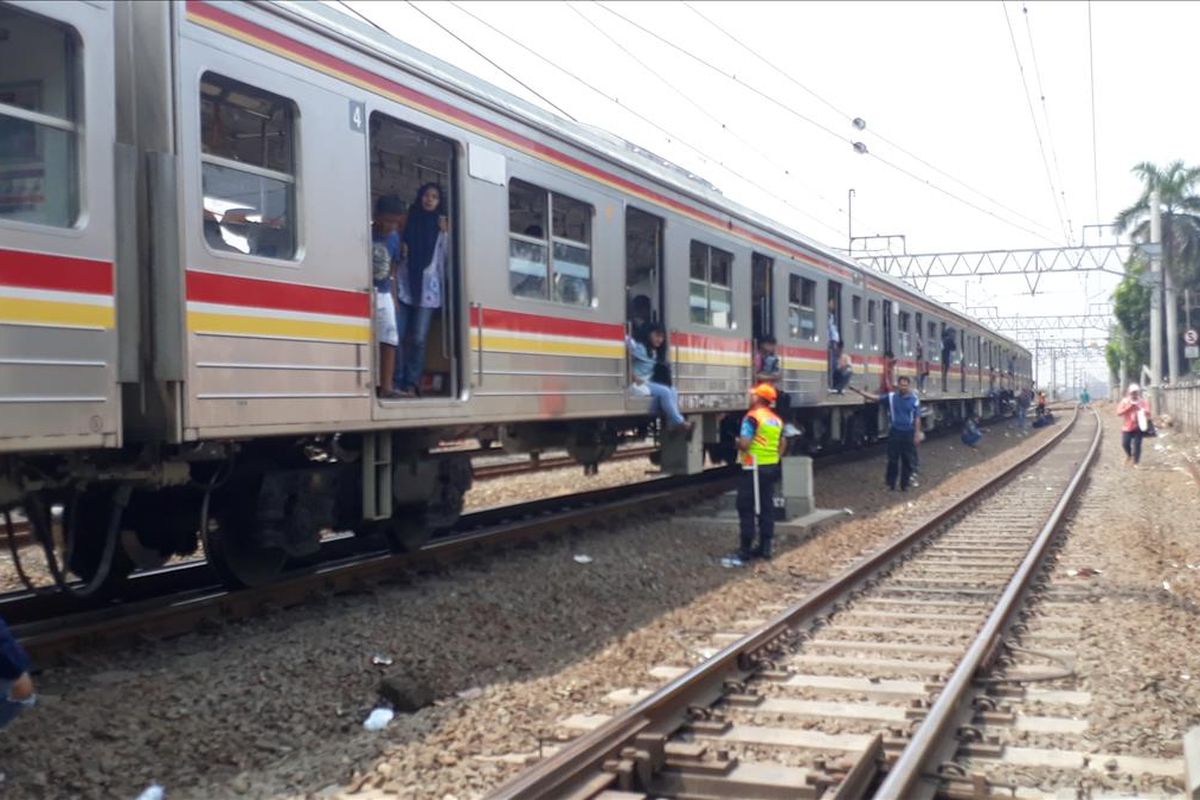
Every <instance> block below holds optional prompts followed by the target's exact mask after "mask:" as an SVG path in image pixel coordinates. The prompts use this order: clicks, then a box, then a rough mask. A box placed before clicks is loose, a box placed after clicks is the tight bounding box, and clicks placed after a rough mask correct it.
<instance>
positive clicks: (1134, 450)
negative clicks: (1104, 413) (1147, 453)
mask: <svg viewBox="0 0 1200 800" xmlns="http://www.w3.org/2000/svg"><path fill="white" fill-rule="evenodd" d="M1117 416H1118V417H1120V418H1121V449H1122V450H1124V451H1125V466H1127V467H1136V466H1137V465H1138V464H1140V463H1141V461H1142V434H1143V429H1142V425H1141V422H1142V419H1145V420H1149V418H1150V402H1149V401H1148V400H1146V398H1144V397H1142V387H1140V386H1138V385H1137V384H1136V383H1131V384H1129V391H1127V392H1126V393H1125V397H1123V398H1122V399H1121V402H1120V403H1118V404H1117ZM1139 416H1140V417H1141V418H1142V419H1139ZM1147 424H1148V423H1147Z"/></svg>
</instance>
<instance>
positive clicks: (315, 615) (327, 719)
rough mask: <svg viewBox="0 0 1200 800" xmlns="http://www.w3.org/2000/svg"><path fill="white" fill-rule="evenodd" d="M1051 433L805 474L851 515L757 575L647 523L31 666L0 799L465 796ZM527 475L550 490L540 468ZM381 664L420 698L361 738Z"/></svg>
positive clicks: (2, 742) (683, 527)
mask: <svg viewBox="0 0 1200 800" xmlns="http://www.w3.org/2000/svg"><path fill="white" fill-rule="evenodd" d="M1048 435H1049V431H1042V432H1037V433H1032V434H1029V435H1028V436H1027V437H1019V436H1018V435H1017V433H1016V432H1015V431H1010V430H1009V429H1007V428H1003V427H999V426H998V427H993V428H991V429H990V430H989V431H988V434H987V435H986V436H985V438H984V441H983V443H982V444H981V445H980V447H979V448H978V450H974V451H972V450H968V449H967V448H965V447H963V446H962V445H961V444H959V442H958V441H957V439H956V438H952V437H947V438H943V439H940V440H931V441H929V442H927V443H925V444H924V445H922V448H921V487H920V488H919V489H917V490H914V491H912V492H910V493H908V494H907V495H903V494H898V493H889V492H887V491H885V490H884V488H883V486H882V483H883V481H882V471H883V464H882V460H881V458H880V457H878V456H876V457H874V458H872V459H870V460H869V461H864V462H858V463H852V464H842V465H836V466H830V467H826V468H821V467H818V472H817V479H816V483H817V501H818V505H820V506H822V507H829V508H850V509H852V510H853V511H854V514H853V516H848V517H845V518H844V519H843V520H842V521H840V522H839V523H837V524H835V525H832V526H831V527H829V528H828V529H826V530H825V531H824V532H823V533H822V534H821V535H819V536H818V537H816V538H814V539H812V540H810V541H808V542H806V543H804V544H801V545H799V546H797V545H795V543H794V542H788V541H786V540H784V541H781V542H780V543H779V552H778V556H777V558H776V560H775V561H773V562H771V563H770V564H767V565H759V566H756V567H754V568H752V569H747V570H728V569H723V568H721V567H720V566H719V563H718V562H719V558H720V556H721V555H723V554H724V553H726V552H728V550H729V549H730V548H731V547H732V546H733V545H734V539H735V534H734V533H733V531H732V530H729V531H728V532H722V531H720V530H719V529H717V528H715V527H714V528H710V529H707V530H699V529H694V528H692V527H690V526H689V525H687V524H686V523H684V522H682V521H675V520H672V519H669V518H666V517H649V518H647V519H645V520H641V521H636V520H635V521H632V522H628V521H627V522H622V523H620V524H619V525H614V526H609V527H606V528H593V529H589V530H586V531H582V532H577V533H573V534H564V535H561V536H559V537H557V538H554V539H552V540H548V541H545V542H543V543H540V544H538V545H536V546H530V547H520V548H513V549H511V550H508V551H506V552H504V553H499V554H494V555H491V556H486V557H477V558H474V559H471V560H468V561H464V562H460V563H457V564H455V565H453V566H451V567H449V568H446V569H443V570H439V571H433V572H428V573H423V574H406V575H397V576H396V577H395V578H394V579H393V580H391V581H389V582H386V583H381V584H378V585H376V586H373V587H370V588H366V589H363V590H362V591H361V592H360V593H358V594H345V595H339V596H336V597H326V598H321V599H318V600H315V601H314V602H312V603H309V604H307V605H304V606H301V607H298V608H294V609H290V610H286V611H276V612H274V613H271V614H269V615H267V616H264V617H259V618H256V619H253V620H250V621H246V622H241V623H233V624H229V625H225V626H214V627H211V628H208V629H206V630H204V631H203V632H198V633H196V634H191V635H188V636H184V637H180V638H178V639H174V640H170V641H165V642H145V643H143V644H140V645H137V646H135V647H132V648H128V649H125V650H123V651H119V652H108V653H105V654H96V653H93V654H87V655H83V656H80V657H79V658H78V659H77V660H76V661H75V662H74V663H72V664H70V665H67V666H62V667H55V668H53V669H47V670H46V671H45V672H43V673H42V674H40V675H39V676H38V681H39V688H40V690H41V692H42V701H41V703H40V705H39V706H38V707H37V708H36V710H34V712H33V713H31V714H29V715H27V716H26V717H25V718H22V719H20V720H18V721H17V723H15V724H14V725H13V726H12V727H10V728H9V729H8V730H6V731H5V733H4V735H3V736H2V737H0V766H2V771H3V772H4V773H5V775H6V777H5V780H4V782H3V783H2V784H0V793H2V794H3V796H4V797H5V798H6V800H7V799H8V798H59V797H79V798H112V797H129V798H133V797H135V796H136V795H137V794H138V793H139V792H140V791H142V790H143V789H145V788H146V787H147V786H149V785H150V784H151V783H153V782H158V783H160V784H162V785H163V786H164V787H166V790H167V793H168V797H170V798H172V800H184V799H187V798H193V799H199V798H204V799H206V800H207V799H210V798H227V797H256V798H289V799H290V798H316V797H322V798H333V797H341V796H346V797H393V796H396V797H407V798H418V797H419V798H440V800H448V798H450V797H453V798H456V800H466V798H472V797H478V796H481V795H482V794H483V793H484V792H486V791H487V790H488V789H490V788H493V787H495V786H497V785H498V784H499V783H501V782H502V781H503V780H505V779H506V778H508V777H510V776H511V775H513V774H514V773H515V772H516V771H517V770H519V769H520V767H521V765H522V764H524V763H525V762H527V761H530V760H533V759H536V758H537V757H538V754H539V751H540V750H541V749H542V748H544V747H545V745H546V744H547V743H548V742H549V740H550V738H551V737H552V735H553V734H554V732H555V730H556V728H557V723H558V722H559V721H560V720H561V719H562V718H564V717H566V716H569V715H571V714H576V713H596V712H597V711H598V710H601V709H605V708H607V706H606V704H605V702H604V696H605V695H606V694H608V693H609V692H611V691H613V690H616V689H621V688H626V687H631V686H648V685H651V684H652V683H653V681H652V680H651V679H650V678H649V676H648V674H647V672H648V670H649V668H651V667H653V666H655V665H660V664H690V663H695V662H696V661H698V660H699V658H700V656H699V655H698V654H697V653H696V652H695V650H694V649H693V648H692V647H691V646H690V644H689V642H688V639H689V638H690V637H689V636H686V635H683V634H681V632H695V631H711V632H716V631H723V630H731V629H736V624H737V623H738V622H739V621H741V620H745V619H746V618H748V617H753V616H760V615H761V612H760V611H759V609H761V607H762V606H764V605H767V604H778V603H785V602H788V601H790V600H794V599H796V598H797V597H800V596H803V594H804V593H805V591H806V590H807V587H810V586H811V585H812V582H814V581H817V580H820V579H824V578H826V577H828V576H829V575H830V574H831V573H832V572H833V571H834V570H836V569H840V568H842V567H843V566H844V565H845V564H846V563H847V562H848V561H849V560H851V559H853V558H855V557H857V556H859V555H860V554H862V553H864V552H866V551H868V550H870V549H873V548H875V547H877V546H879V545H880V544H882V543H883V542H885V541H886V540H888V539H890V538H891V537H893V536H894V535H895V534H896V533H897V532H898V531H899V530H900V529H901V527H902V526H903V525H905V523H906V522H907V521H908V519H909V518H910V517H912V516H914V515H917V514H920V513H923V512H924V511H926V510H928V509H930V508H932V507H934V506H938V505H941V504H943V503H944V502H945V501H946V500H947V499H948V498H949V497H952V496H960V495H962V494H963V493H965V492H966V491H967V490H968V488H969V487H970V486H971V485H972V484H973V483H975V482H977V481H978V480H980V479H982V478H983V477H984V476H985V475H987V474H990V473H993V472H995V471H996V470H998V469H1001V468H1003V467H1004V466H1005V465H1007V464H1010V463H1012V462H1013V461H1015V460H1016V459H1017V458H1018V457H1019V456H1020V455H1021V454H1022V453H1023V452H1027V451H1028V450H1029V449H1030V448H1032V447H1034V446H1035V445H1036V443H1037V442H1039V441H1041V440H1043V439H1044V438H1045V437H1046V436H1048ZM639 463H640V462H639ZM611 466H612V467H614V468H616V467H620V468H623V469H624V468H628V469H631V470H633V469H638V468H639V467H638V466H637V465H635V464H634V463H632V462H623V463H621V464H617V465H611ZM641 468H642V469H644V467H641ZM604 472H605V468H604V467H602V468H601V475H602V476H603V475H604ZM522 477H529V478H538V479H541V480H544V481H546V482H547V485H546V489H545V491H547V492H553V491H556V487H555V484H554V481H555V480H556V479H555V477H554V475H553V474H552V473H539V474H538V475H536V476H522ZM579 477H580V478H582V474H581V472H580V474H579ZM492 483H497V484H498V483H499V481H496V482H492ZM578 555H586V556H589V557H590V559H591V560H590V561H589V562H587V563H579V561H577V560H576V558H575V556H578ZM388 661H390V662H391V663H390V664H387V663H375V662H388ZM396 674H400V675H403V676H405V677H406V679H411V680H415V681H419V682H422V683H423V684H424V685H425V686H427V687H428V688H429V689H430V690H431V691H432V694H433V696H434V697H435V698H436V699H435V701H434V702H433V704H432V705H430V706H427V707H425V708H422V709H420V710H419V711H416V712H414V713H411V714H397V715H396V717H395V718H394V719H393V720H392V722H391V723H390V724H389V725H388V726H387V727H386V728H384V729H383V730H381V731H378V732H368V731H365V730H363V727H362V722H363V720H364V719H365V718H366V717H367V715H368V714H369V713H370V711H371V709H372V708H373V707H374V706H376V705H377V704H378V703H379V697H378V693H377V692H378V687H379V684H380V682H381V680H383V679H385V678H386V677H387V676H389V675H396Z"/></svg>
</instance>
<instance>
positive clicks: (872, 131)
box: [683, 2, 1049, 230]
mask: <svg viewBox="0 0 1200 800" xmlns="http://www.w3.org/2000/svg"><path fill="white" fill-rule="evenodd" d="M683 5H684V6H685V7H686V8H687V9H688V10H690V11H691V12H692V13H693V14H695V15H696V16H698V17H700V19H702V20H704V22H706V23H707V24H708V25H709V26H710V27H712V28H713V30H715V31H717V32H718V33H720V34H721V35H722V36H724V37H725V38H727V39H729V40H730V41H731V42H733V43H734V44H736V45H737V46H738V47H740V48H741V49H742V50H744V51H745V52H746V53H747V54H749V55H750V56H751V57H752V58H754V59H756V60H757V61H759V62H760V63H762V64H763V65H764V66H766V67H767V68H768V69H770V70H771V71H772V72H775V73H776V74H778V75H779V76H780V77H782V78H783V79H784V80H786V81H788V82H789V83H791V84H792V85H793V86H795V87H796V88H798V89H800V90H801V91H803V92H805V93H806V94H808V95H810V96H811V97H813V98H814V99H816V100H817V101H818V102H820V103H821V104H822V105H824V106H825V107H826V108H828V109H829V110H831V111H833V112H834V113H835V114H838V115H839V116H841V117H844V118H845V119H846V120H848V121H853V120H854V116H853V115H851V114H850V113H849V112H847V111H845V110H844V109H842V108H839V107H838V106H836V105H835V104H834V103H833V102H831V101H830V100H828V99H826V98H825V97H822V96H821V95H820V94H819V93H818V92H817V91H816V90H814V89H812V88H811V87H809V86H807V85H805V84H804V83H801V82H800V81H799V80H797V79H796V77H795V76H794V75H792V74H790V73H789V72H787V71H786V70H784V69H782V68H781V67H779V66H778V65H777V64H775V63H774V62H773V61H771V60H770V59H769V58H767V57H766V56H764V55H763V54H762V53H760V52H758V51H757V50H755V49H754V48H752V47H750V46H749V45H748V44H746V43H745V42H744V41H742V40H741V39H739V38H738V37H737V36H735V35H733V34H732V33H730V32H729V30H728V28H726V27H723V26H721V25H719V24H717V23H716V22H715V21H714V20H713V19H712V18H710V17H709V16H707V15H706V14H704V13H703V12H702V11H700V10H699V9H698V8H696V7H695V6H694V5H692V4H691V3H689V2H684V3H683ZM870 134H871V135H872V136H874V137H875V138H877V139H879V140H880V141H881V142H884V143H886V144H887V145H889V146H890V147H892V148H894V149H896V150H898V151H899V152H901V153H903V154H904V155H906V156H908V157H909V158H911V159H913V160H914V161H916V162H918V163H920V164H921V165H922V166H924V167H927V168H928V169H931V170H933V171H934V172H936V173H938V174H939V175H941V176H943V177H945V178H949V179H950V180H952V181H954V182H955V183H957V184H958V185H959V186H961V187H963V188H964V189H966V190H968V191H970V192H972V193H974V194H976V195H978V196H980V197H982V198H983V199H985V200H987V201H988V202H989V203H991V204H992V205H994V206H996V207H997V208H1001V209H1003V210H1004V211H1006V212H1008V213H1009V214H1012V215H1013V216H1015V217H1017V218H1019V219H1023V220H1025V221H1026V222H1028V223H1030V224H1031V225H1037V226H1039V227H1043V228H1044V227H1045V225H1044V223H1042V222H1040V221H1038V220H1036V219H1033V218H1032V217H1030V216H1028V215H1026V214H1024V213H1022V212H1021V211H1019V210H1017V209H1015V208H1013V207H1012V206H1009V205H1007V204H1005V203H1003V202H1001V201H1000V200H997V199H996V198H994V197H992V196H991V195H989V194H988V193H986V192H984V191H982V190H981V189H978V188H976V187H974V186H972V185H971V184H969V183H967V182H966V181H964V180H962V179H961V178H958V177H956V176H955V175H952V174H951V173H949V172H947V171H946V170H944V169H942V168H940V167H938V166H937V165H936V164H933V163H931V162H929V161H928V160H926V159H924V158H922V157H921V156H919V155H917V154H916V153H914V152H912V151H911V150H909V149H907V148H906V147H904V146H903V145H901V144H899V143H898V142H896V141H895V140H894V139H890V138H889V137H887V136H885V135H884V134H882V133H880V132H879V130H878V129H877V128H876V127H875V126H874V125H872V126H871V129H870ZM1047 230H1049V228H1047Z"/></svg>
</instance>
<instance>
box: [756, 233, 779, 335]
mask: <svg viewBox="0 0 1200 800" xmlns="http://www.w3.org/2000/svg"><path fill="white" fill-rule="evenodd" d="M774 268H775V260H774V259H773V258H768V257H767V256H764V255H762V254H761V253H755V254H754V255H753V256H751V258H750V293H751V301H752V303H753V307H752V314H751V317H752V319H751V323H752V327H753V333H754V341H755V342H759V341H762V338H763V337H764V336H774V335H775V284H774V282H773V280H772V272H773V271H774Z"/></svg>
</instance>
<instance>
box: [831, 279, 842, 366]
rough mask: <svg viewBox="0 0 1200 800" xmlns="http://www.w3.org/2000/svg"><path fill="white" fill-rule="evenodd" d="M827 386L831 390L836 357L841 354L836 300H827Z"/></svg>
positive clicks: (840, 335) (836, 361) (836, 363)
mask: <svg viewBox="0 0 1200 800" xmlns="http://www.w3.org/2000/svg"><path fill="white" fill-rule="evenodd" d="M828 335H829V386H830V388H833V386H834V383H835V381H836V378H837V373H838V357H839V356H841V354H842V334H841V332H840V331H839V330H838V318H837V300H835V299H834V298H832V297H831V298H829V325H828Z"/></svg>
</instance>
